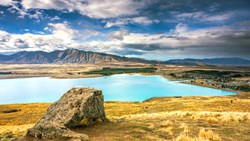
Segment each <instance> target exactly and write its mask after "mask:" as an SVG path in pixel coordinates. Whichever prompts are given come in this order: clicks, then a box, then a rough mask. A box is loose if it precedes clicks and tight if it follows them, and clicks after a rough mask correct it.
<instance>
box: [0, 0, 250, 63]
mask: <svg viewBox="0 0 250 141" xmlns="http://www.w3.org/2000/svg"><path fill="white" fill-rule="evenodd" d="M67 48H76V49H80V50H85V51H94V52H102V53H108V54H115V55H120V56H127V57H139V58H145V59H152V60H169V59H183V58H216V57H241V58H245V59H250V1H249V0H0V54H11V53H15V52H19V51H46V52H50V51H54V50H63V49H67Z"/></svg>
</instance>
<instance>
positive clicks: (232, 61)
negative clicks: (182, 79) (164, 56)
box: [165, 57, 250, 66]
mask: <svg viewBox="0 0 250 141" xmlns="http://www.w3.org/2000/svg"><path fill="white" fill-rule="evenodd" d="M165 62H168V63H174V64H200V65H225V66H250V60H247V59H243V58H238V57H231V58H205V59H192V58H186V59H172V60H168V61H165Z"/></svg>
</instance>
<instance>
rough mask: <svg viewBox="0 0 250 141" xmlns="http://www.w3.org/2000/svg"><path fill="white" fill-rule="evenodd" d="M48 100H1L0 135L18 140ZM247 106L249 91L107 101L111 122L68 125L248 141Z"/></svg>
mask: <svg viewBox="0 0 250 141" xmlns="http://www.w3.org/2000/svg"><path fill="white" fill-rule="evenodd" d="M49 105H50V104H49V103H40V104H13V105H0V117H1V118H0V135H2V136H6V135H10V134H13V135H14V136H15V137H18V138H19V139H21V138H22V136H23V135H24V134H25V133H26V130H27V129H28V128H30V127H31V126H32V125H34V124H35V123H36V122H37V121H38V120H39V119H40V118H41V117H42V116H43V114H44V112H45V111H46V109H47V107H48V106H49ZM249 107H250V99H249V93H245V94H244V96H243V95H240V97H235V96H228V97H182V98H154V99H150V100H147V101H145V102H106V103H105V112H106V115H107V117H108V118H109V119H110V122H108V123H100V124H96V125H94V126H91V127H87V128H76V129H72V130H75V131H76V132H80V133H85V134H87V135H88V136H89V137H90V139H91V140H176V141H182V140H184V141H185V140H196V141H204V140H249V139H250V134H249V131H250V108H249ZM0 138H1V137H0Z"/></svg>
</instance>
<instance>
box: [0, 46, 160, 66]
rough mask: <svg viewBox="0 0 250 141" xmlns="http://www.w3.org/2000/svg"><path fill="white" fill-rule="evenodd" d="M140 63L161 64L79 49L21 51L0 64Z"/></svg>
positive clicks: (1, 60)
mask: <svg viewBox="0 0 250 141" xmlns="http://www.w3.org/2000/svg"><path fill="white" fill-rule="evenodd" d="M129 61H130V62H139V63H160V62H159V61H153V60H145V59H141V58H128V57H122V56H117V55H112V54H105V53H98V52H91V51H82V50H78V49H66V50H55V51H52V52H44V51H31V52H29V51H21V52H17V53H14V54H11V55H1V54H0V63H3V64H46V63H47V64H53V63H62V64H64V63H72V64H73V63H80V64H86V63H101V62H129Z"/></svg>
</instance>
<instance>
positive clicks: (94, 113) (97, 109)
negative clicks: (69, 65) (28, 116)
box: [27, 87, 106, 140]
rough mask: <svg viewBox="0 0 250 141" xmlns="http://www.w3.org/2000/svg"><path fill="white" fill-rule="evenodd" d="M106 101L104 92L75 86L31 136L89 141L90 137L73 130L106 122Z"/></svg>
mask: <svg viewBox="0 0 250 141" xmlns="http://www.w3.org/2000/svg"><path fill="white" fill-rule="evenodd" d="M103 101H104V100H103V95H102V91H101V90H96V89H93V88H87V87H74V88H72V89H71V90H69V91H68V92H66V93H65V94H64V95H63V96H62V97H61V98H60V99H59V100H58V101H57V102H55V103H53V104H52V105H51V106H50V107H49V108H48V110H47V112H46V114H45V115H44V117H43V118H42V119H40V121H39V122H38V123H37V124H36V125H35V126H34V127H32V128H30V129H29V130H28V132H27V135H28V136H31V137H37V138H41V139H46V140H47V139H53V138H58V137H72V138H74V139H77V138H78V139H81V140H83V139H85V140H86V139H88V136H87V135H84V134H79V133H75V132H73V131H71V130H70V129H69V128H72V127H77V126H89V125H92V124H94V123H96V122H98V121H101V122H103V121H106V116H105V112H104V105H103Z"/></svg>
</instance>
